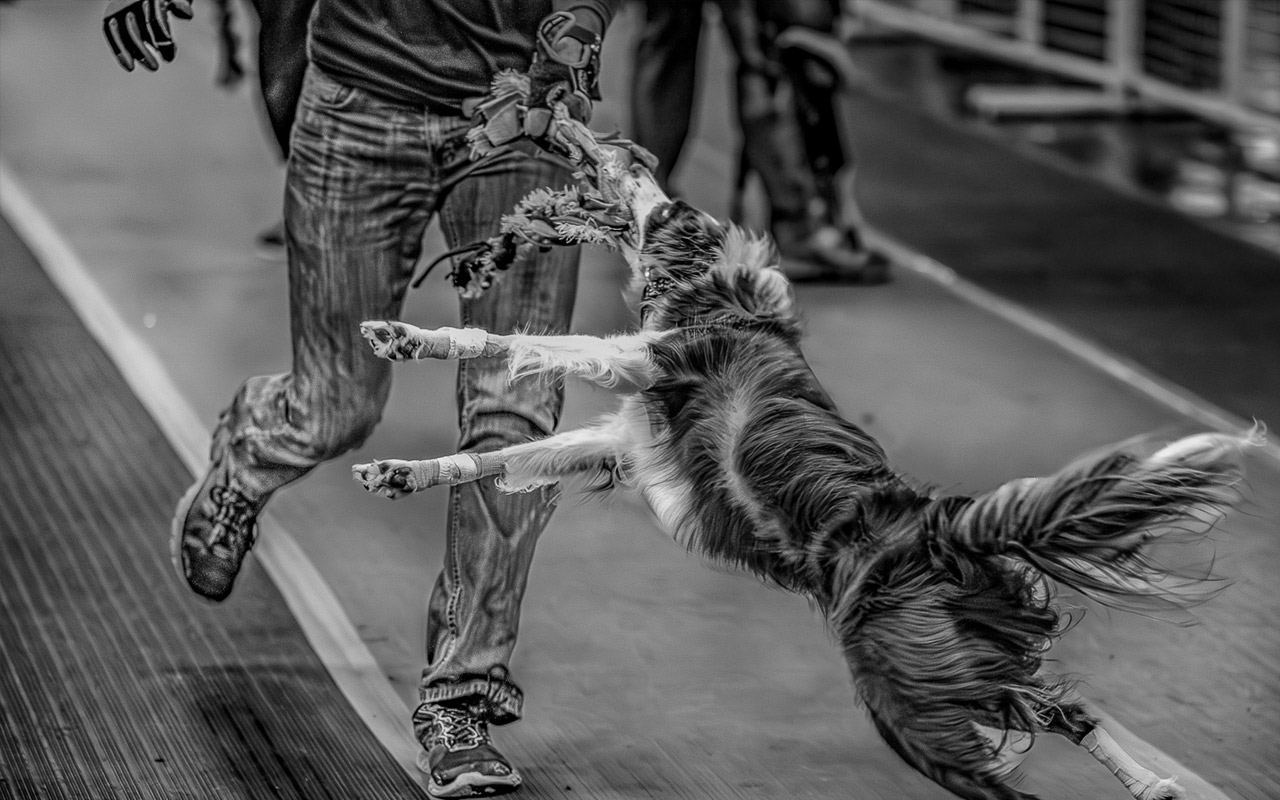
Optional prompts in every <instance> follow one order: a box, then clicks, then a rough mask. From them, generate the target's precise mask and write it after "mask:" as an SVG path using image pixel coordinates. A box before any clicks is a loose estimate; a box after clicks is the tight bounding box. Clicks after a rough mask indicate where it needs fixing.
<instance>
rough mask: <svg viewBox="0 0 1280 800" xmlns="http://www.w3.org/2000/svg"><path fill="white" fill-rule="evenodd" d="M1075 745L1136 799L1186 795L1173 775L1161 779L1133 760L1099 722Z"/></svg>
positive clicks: (1171, 798)
mask: <svg viewBox="0 0 1280 800" xmlns="http://www.w3.org/2000/svg"><path fill="white" fill-rule="evenodd" d="M1078 744H1079V745H1080V746H1081V747H1083V748H1084V749H1086V750H1088V751H1089V755H1091V756H1093V757H1094V758H1096V759H1098V761H1099V762H1100V763H1101V764H1102V765H1103V766H1104V767H1106V768H1107V770H1108V771H1109V772H1110V773H1111V774H1112V775H1115V776H1116V777H1117V778H1119V779H1120V782H1121V783H1123V784H1124V788H1126V789H1128V790H1129V794H1131V795H1133V796H1134V798H1136V800H1182V798H1185V797H1186V796H1187V793H1186V791H1185V790H1184V789H1183V788H1182V787H1181V786H1179V785H1178V783H1177V779H1176V778H1161V777H1160V776H1159V775H1156V774H1155V773H1154V772H1152V771H1151V770H1149V769H1147V768H1146V767H1144V766H1142V765H1141V764H1139V763H1138V762H1137V761H1134V760H1133V757H1132V756H1130V755H1129V754H1128V753H1126V752H1125V751H1124V748H1122V747H1121V746H1120V745H1119V744H1118V743H1117V742H1116V740H1115V739H1113V738H1112V737H1111V734H1110V733H1108V732H1107V729H1106V728H1104V727H1102V725H1095V726H1094V727H1093V729H1092V730H1090V731H1089V732H1088V733H1086V734H1085V735H1084V737H1083V738H1081V739H1080V741H1079V742H1078Z"/></svg>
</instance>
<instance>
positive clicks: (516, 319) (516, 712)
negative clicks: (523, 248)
mask: <svg viewBox="0 0 1280 800" xmlns="http://www.w3.org/2000/svg"><path fill="white" fill-rule="evenodd" d="M465 133H466V128H465V127H462V128H458V129H457V130H456V131H454V132H453V134H452V136H451V137H450V138H451V139H452V142H453V147H452V152H454V153H455V156H454V159H453V161H454V167H453V168H452V169H449V170H447V172H451V173H454V174H455V175H457V176H458V177H457V179H456V183H454V184H452V188H451V189H450V190H449V192H448V196H447V198H446V199H445V201H444V203H443V205H442V206H441V208H440V222H441V229H442V230H443V232H444V234H445V239H446V242H447V244H448V245H449V247H451V248H452V247H456V246H459V245H465V244H470V243H473V242H477V241H481V240H483V239H486V238H488V237H490V236H493V235H494V234H496V233H497V232H498V224H499V220H500V219H501V217H502V215H503V214H506V213H509V212H510V211H511V209H512V208H513V207H514V206H515V205H516V203H517V202H519V201H520V200H521V199H523V198H524V197H525V195H527V194H528V193H529V192H530V191H532V190H534V189H541V188H546V187H548V186H564V185H567V184H570V183H572V180H573V178H572V170H571V169H570V168H569V166H568V165H567V164H566V163H565V162H563V161H561V160H559V159H557V158H555V157H554V156H550V155H548V154H546V153H545V152H542V151H540V150H538V149H537V148H536V147H534V146H533V145H532V144H531V143H527V142H526V143H524V144H523V145H521V146H520V148H521V149H520V150H516V149H513V150H511V151H509V152H508V153H507V154H505V155H503V156H497V157H490V158H486V159H485V160H483V161H481V162H474V163H471V162H468V161H467V147H466V145H465V143H464V142H463V140H462V137H463V136H464V135H465ZM445 149H446V151H447V150H449V148H445ZM449 182H450V181H449V179H446V184H448V183H449ZM577 279H578V248H576V247H571V248H564V247H556V248H552V249H551V250H549V251H547V252H545V253H539V252H536V251H535V252H533V253H532V255H531V257H529V258H522V259H519V260H518V261H517V263H516V264H515V265H513V266H512V267H511V268H510V269H509V270H507V271H506V272H504V273H503V274H502V276H501V278H500V279H499V280H498V281H496V282H495V283H494V285H493V286H492V287H491V288H489V289H488V290H487V291H486V292H485V293H484V294H483V295H481V296H480V297H479V298H477V299H473V300H463V301H462V324H463V325H464V326H474V327H480V328H483V329H485V330H487V331H491V332H494V333H512V332H514V331H515V330H516V329H517V328H524V329H532V330H537V331H539V332H547V333H566V332H568V330H569V326H570V323H571V321H572V316H573V304H574V299H575V294H576V291H577ZM563 398H564V389H563V386H561V385H558V384H555V383H547V382H542V381H538V380H526V381H517V382H515V383H509V381H508V376H507V363H506V361H505V359H499V358H492V359H469V360H465V361H462V362H461V363H460V364H459V367H458V414H459V425H460V427H461V439H460V442H459V451H474V452H484V451H489V450H496V449H499V448H502V447H506V446H508V445H512V444H518V443H521V442H526V441H529V440H530V439H538V438H543V437H545V436H548V435H550V434H551V433H553V432H554V430H555V427H556V424H557V422H558V421H559V417H560V410H561V405H562V403H563ZM552 507H553V503H552V493H551V492H550V491H546V492H544V491H541V490H539V491H534V492H529V493H521V494H505V493H503V492H501V491H499V490H498V488H497V486H496V484H495V482H494V481H492V480H486V481H477V482H474V483H466V484H462V485H460V486H455V487H453V488H452V489H451V490H450V498H449V518H448V540H447V543H446V551H445V565H444V569H443V571H442V572H441V573H440V575H439V577H438V579H437V580H436V583H435V587H434V589H433V591H432V594H431V600H430V604H429V606H428V618H427V619H428V622H427V664H426V667H425V668H424V669H423V672H422V681H421V684H420V689H419V697H420V699H421V701H422V702H421V704H420V705H419V706H418V708H417V709H416V710H415V712H414V715H413V722H414V731H415V734H416V735H417V736H418V739H419V741H420V742H422V744H423V748H424V749H423V753H422V754H421V756H420V757H419V762H418V763H419V766H420V767H422V768H423V769H424V771H425V772H427V773H428V774H429V775H430V776H431V785H432V792H433V794H437V796H470V794H467V793H463V792H464V790H466V789H468V788H470V787H471V786H472V785H474V786H482V787H483V788H484V791H485V792H486V793H492V792H495V791H499V790H505V789H509V788H511V787H513V786H515V785H517V784H518V783H519V781H520V778H519V775H518V773H516V772H515V770H514V769H513V768H511V766H510V764H509V763H508V762H507V761H506V760H505V759H504V758H503V757H502V756H501V754H500V753H498V751H497V750H496V749H495V748H494V747H493V744H492V742H491V741H490V740H489V737H488V725H489V724H494V725H503V724H506V723H509V722H513V721H515V720H516V719H519V717H520V714H521V706H522V701H523V696H522V694H521V691H520V689H519V687H518V686H517V685H516V683H515V682H514V681H513V680H512V678H511V671H510V668H509V663H510V659H511V654H512V651H513V650H514V648H515V644H516V634H517V631H518V628H519V622H520V604H521V601H522V599H523V596H524V591H525V584H526V581H527V578H528V572H529V565H530V562H531V560H532V558H533V553H534V547H535V545H536V543H537V540H538V536H539V535H540V534H541V532H542V530H543V528H544V527H545V526H546V524H547V522H548V520H549V519H550V517H551V513H552ZM455 791H456V792H457V794H456V795H455V794H454V792H455ZM476 793H477V794H478V793H480V792H478V791H477V792H476Z"/></svg>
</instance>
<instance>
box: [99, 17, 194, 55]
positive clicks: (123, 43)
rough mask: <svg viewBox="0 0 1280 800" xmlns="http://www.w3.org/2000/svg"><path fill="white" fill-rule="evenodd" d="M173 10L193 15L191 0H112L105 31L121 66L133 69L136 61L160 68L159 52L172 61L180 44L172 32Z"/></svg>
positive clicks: (103, 19) (104, 27)
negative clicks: (176, 42)
mask: <svg viewBox="0 0 1280 800" xmlns="http://www.w3.org/2000/svg"><path fill="white" fill-rule="evenodd" d="M169 14H173V15H174V16H175V17H177V18H178V19H191V17H192V16H193V14H192V11H191V0H108V2H107V10H106V11H105V12H104V13H103V15H102V32H103V33H104V34H105V35H106V37H107V42H108V43H109V44H110V45H111V50H112V52H114V53H115V55H116V60H117V61H119V62H120V66H122V67H124V68H125V69H126V70H128V71H130V72H132V71H133V65H134V63H135V62H138V61H140V62H142V65H143V66H144V67H146V68H147V69H149V70H151V71H152V72H154V71H156V70H157V69H159V68H160V61H159V59H157V58H156V55H157V54H158V55H159V56H160V58H163V59H164V60H165V61H172V60H173V54H174V52H175V51H176V49H177V48H175V47H174V44H173V35H172V34H171V33H170V32H169Z"/></svg>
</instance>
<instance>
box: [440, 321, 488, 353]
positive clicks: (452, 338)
mask: <svg viewBox="0 0 1280 800" xmlns="http://www.w3.org/2000/svg"><path fill="white" fill-rule="evenodd" d="M440 332H441V333H448V334H449V355H448V358H478V357H480V356H482V355H484V354H485V353H484V346H485V344H486V343H487V342H488V340H489V333H488V331H486V330H484V329H483V328H441V329H440Z"/></svg>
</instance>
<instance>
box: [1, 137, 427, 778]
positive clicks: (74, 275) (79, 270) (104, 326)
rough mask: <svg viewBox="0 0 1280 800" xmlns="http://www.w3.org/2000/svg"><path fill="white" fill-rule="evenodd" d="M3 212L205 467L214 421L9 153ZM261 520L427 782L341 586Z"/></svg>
mask: <svg viewBox="0 0 1280 800" xmlns="http://www.w3.org/2000/svg"><path fill="white" fill-rule="evenodd" d="M0 213H3V214H4V216H5V217H6V218H7V219H8V220H9V222H10V223H11V224H12V225H13V227H14V229H15V230H16V231H17V232H18V234H19V236H20V237H21V238H22V240H23V241H24V242H25V243H26V244H27V246H28V247H29V248H30V249H31V252H32V253H33V254H35V257H36V261H37V262H39V264H40V265H41V266H42V267H43V268H44V270H45V272H46V273H48V275H49V277H50V278H52V279H53V282H54V283H55V284H56V285H57V286H58V289H59V290H60V291H61V292H62V294H63V295H64V296H65V297H66V298H67V300H68V301H69V302H70V303H71V305H72V307H73V308H74V309H75V311H76V314H77V315H78V316H79V317H80V319H81V320H82V321H83V322H84V324H85V326H86V327H87V328H88V329H89V332H90V333H91V334H92V335H93V337H94V338H95V339H97V340H98V342H99V343H100V344H101V345H102V347H103V349H105V350H106V352H107V355H108V356H110V358H111V360H112V361H113V362H115V365H116V367H117V368H118V369H119V370H120V372H121V374H123V375H124V378H125V381H126V382H127V383H128V384H129V387H130V388H131V389H132V390H133V392H134V394H135V395H137V397H138V399H139V400H141V402H142V404H143V405H144V406H146V408H147V411H148V412H149V413H150V414H151V416H152V417H154V418H155V421H156V423H157V424H158V425H159V426H160V429H161V430H162V431H163V432H164V434H165V437H166V438H167V439H168V440H169V442H170V444H172V446H173V447H174V449H175V450H176V451H177V453H178V455H179V456H180V457H181V458H182V460H183V462H184V463H185V464H186V465H187V467H188V469H190V470H191V472H192V474H194V475H201V474H203V473H204V470H205V466H206V464H207V456H206V455H205V454H206V452H207V450H208V446H209V437H210V431H209V429H208V428H206V427H205V426H204V425H203V424H202V423H201V422H200V419H199V417H198V415H197V414H196V412H195V410H194V409H193V408H192V407H191V405H190V404H189V403H188V402H187V401H186V399H185V398H184V397H183V396H182V393H181V392H180V391H179V390H178V388H177V386H176V385H175V384H174V382H173V379H172V378H171V377H170V376H169V373H168V371H167V370H166V369H165V368H164V365H163V364H161V363H160V360H159V358H158V357H157V356H156V354H155V352H154V351H152V349H151V348H150V347H149V346H148V345H147V344H146V342H145V341H143V339H142V338H141V337H139V336H138V335H137V334H136V333H134V332H133V330H131V329H130V328H129V326H128V325H127V324H126V323H125V322H124V320H123V319H121V318H120V316H119V314H118V313H117V312H116V310H115V308H114V307H113V306H112V305H111V302H110V300H109V299H108V298H107V296H106V294H105V293H104V292H103V291H102V289H101V288H100V287H99V286H98V284H97V282H96V281H95V280H94V279H93V277H92V276H91V275H90V273H89V271H88V269H87V268H86V267H85V266H84V264H83V263H82V262H81V261H80V258H79V257H78V256H77V255H76V253H75V251H74V250H72V249H71V247H70V245H69V244H67V242H66V240H64V239H63V238H62V236H61V235H59V233H58V231H57V230H56V228H54V226H53V224H52V222H50V220H49V219H48V218H47V217H45V215H44V214H43V213H42V212H41V211H40V209H39V208H38V207H37V206H36V205H35V203H34V202H33V201H32V199H31V197H30V196H29V195H28V193H27V191H26V190H25V189H24V188H23V186H22V184H21V183H19V182H18V180H17V179H16V178H15V176H14V174H13V172H12V170H10V168H9V165H8V163H7V162H6V161H5V160H4V159H3V158H0ZM262 522H263V527H264V530H263V535H262V536H261V537H260V538H259V541H258V544H257V545H256V547H255V548H254V552H255V553H256V555H257V558H258V559H259V560H260V561H261V562H262V565H263V567H264V568H265V569H266V571H267V573H268V574H269V575H270V576H271V580H272V581H273V582H274V583H275V585H276V587H277V588H278V589H279V590H280V593H281V594H282V595H283V596H284V599H285V602H286V603H287V604H288V606H289V610H290V611H291V612H293V615H294V617H295V618H296V619H297V620H298V623H299V624H300V625H301V626H302V630H303V632H304V634H305V635H306V637H307V641H308V642H310V644H311V647H312V648H313V649H314V650H315V652H316V655H318V656H319V657H320V660H321V662H322V663H323V664H324V665H325V668H326V669H327V670H328V671H329V674H330V675H332V676H333V680H334V682H335V683H336V684H337V685H338V688H339V689H340V690H341V691H342V693H343V694H344V695H346V698H347V700H348V702H350V703H351V706H352V707H353V708H354V709H355V711H356V713H357V714H358V715H359V716H360V717H361V719H363V720H364V722H365V724H366V725H368V727H369V730H370V731H372V733H373V734H374V736H376V737H377V739H378V741H379V742H380V743H381V744H382V746H383V747H384V748H386V750H387V751H388V752H389V753H390V754H391V755H392V757H394V758H395V760H396V761H397V762H398V763H399V764H400V766H401V767H402V768H403V769H404V770H405V771H406V772H407V773H408V774H409V775H410V777H411V779H412V780H413V781H414V782H415V783H416V784H417V785H418V786H420V787H422V788H424V789H425V788H426V778H425V776H424V775H422V773H421V772H419V771H418V769H417V767H416V765H415V759H416V758H417V754H418V750H419V745H418V742H417V740H415V739H414V737H413V734H412V731H411V730H410V727H409V724H408V720H409V708H408V707H407V706H406V705H405V703H404V701H403V700H401V699H400V697H399V695H397V694H396V693H395V690H394V689H393V688H392V686H391V683H390V681H388V680H387V677H386V675H384V674H383V672H382V670H381V668H380V667H379V666H378V663H377V661H376V660H375V659H374V657H373V654H372V653H371V652H370V651H369V648H368V646H367V645H365V643H364V641H363V640H362V639H361V638H360V635H359V634H358V633H357V632H356V629H355V626H354V625H353V624H352V623H351V620H350V619H349V618H348V617H347V614H346V612H345V611H344V610H343V608H342V605H341V604H340V603H339V602H338V598H337V596H336V595H335V594H334V593H333V590H332V589H331V588H330V587H329V584H328V583H326V582H325V580H324V578H323V577H322V576H321V574H320V572H319V570H317V569H316V567H315V565H314V564H313V563H312V562H311V560H310V559H309V558H308V557H307V554H306V552H305V551H304V550H303V549H302V548H301V547H300V546H299V545H298V542H297V540H296V539H294V537H293V536H292V535H291V534H290V533H289V532H288V531H287V530H286V529H285V528H284V527H283V526H281V525H280V524H279V522H278V521H276V520H275V519H273V518H272V515H271V514H270V513H268V514H265V515H264V518H263V520H262Z"/></svg>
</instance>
